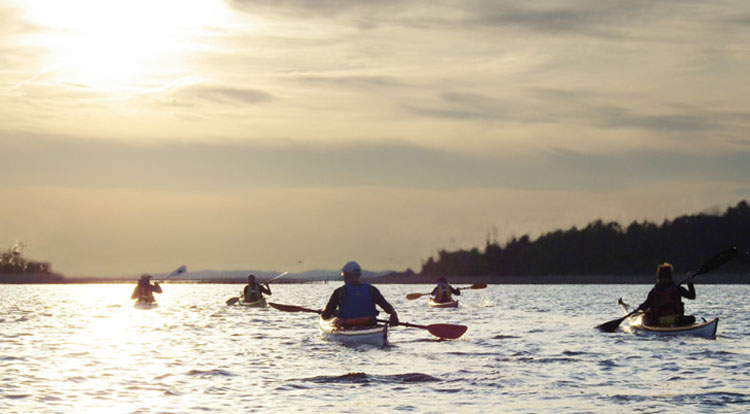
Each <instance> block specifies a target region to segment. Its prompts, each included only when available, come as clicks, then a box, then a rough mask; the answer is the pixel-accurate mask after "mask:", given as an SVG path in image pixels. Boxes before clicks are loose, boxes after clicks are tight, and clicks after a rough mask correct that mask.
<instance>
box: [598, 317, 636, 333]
mask: <svg viewBox="0 0 750 414" xmlns="http://www.w3.org/2000/svg"><path fill="white" fill-rule="evenodd" d="M628 316H629V315H627V316H623V317H622V318H617V319H615V320H612V321H609V322H604V323H603V324H601V325H599V326H597V327H596V329H598V330H600V331H602V332H608V333H612V332H614V331H616V330H617V327H618V326H620V324H621V323H622V321H624V320H625V319H626V318H627V317H628Z"/></svg>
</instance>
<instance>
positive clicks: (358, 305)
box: [321, 262, 398, 326]
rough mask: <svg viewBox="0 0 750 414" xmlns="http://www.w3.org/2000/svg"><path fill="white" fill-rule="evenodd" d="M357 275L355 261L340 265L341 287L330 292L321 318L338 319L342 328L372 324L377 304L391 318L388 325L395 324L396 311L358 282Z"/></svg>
mask: <svg viewBox="0 0 750 414" xmlns="http://www.w3.org/2000/svg"><path fill="white" fill-rule="evenodd" d="M361 274H362V270H361V268H360V267H359V264H357V263H356V262H349V263H347V264H346V265H344V267H343V268H342V270H341V276H343V277H344V286H341V287H339V288H337V289H336V290H334V291H333V294H331V297H330V299H329V300H328V303H327V304H326V307H325V309H323V312H322V313H321V317H322V318H323V319H330V318H332V317H334V316H335V317H338V318H339V319H340V320H341V324H342V325H344V326H355V325H372V324H374V323H375V322H376V321H375V319H376V316H377V313H378V311H377V309H376V308H375V305H378V306H380V307H381V308H382V309H383V310H384V311H385V312H386V313H388V314H390V315H391V318H390V323H391V325H394V326H395V325H398V316H397V315H396V310H395V309H393V306H391V304H390V303H388V301H386V300H385V298H384V297H383V295H382V294H381V293H380V291H379V290H378V289H377V288H376V287H375V286H372V285H370V284H369V283H362V282H361V281H360V280H359V278H360V276H361Z"/></svg>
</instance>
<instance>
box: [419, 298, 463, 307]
mask: <svg viewBox="0 0 750 414" xmlns="http://www.w3.org/2000/svg"><path fill="white" fill-rule="evenodd" d="M427 306H429V307H431V308H457V307H458V301H457V300H452V301H450V302H435V301H434V300H433V299H432V298H430V300H429V301H427Z"/></svg>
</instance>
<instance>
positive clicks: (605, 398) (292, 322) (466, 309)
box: [0, 284, 750, 414]
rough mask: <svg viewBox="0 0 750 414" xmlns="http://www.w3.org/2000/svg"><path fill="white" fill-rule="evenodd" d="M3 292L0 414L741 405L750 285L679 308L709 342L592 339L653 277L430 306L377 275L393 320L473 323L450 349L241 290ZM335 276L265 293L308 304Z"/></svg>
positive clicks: (507, 290) (620, 335) (744, 403)
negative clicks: (334, 335) (291, 309)
mask: <svg viewBox="0 0 750 414" xmlns="http://www.w3.org/2000/svg"><path fill="white" fill-rule="evenodd" d="M163 287H164V293H163V294H162V295H157V299H158V301H159V304H160V306H159V307H158V308H156V309H151V310H141V309H134V308H133V306H132V302H131V301H130V300H128V298H129V297H130V293H131V291H132V288H133V286H131V285H4V286H0V412H2V413H31V412H34V413H42V412H43V413H105V412H106V413H108V414H118V413H205V412H222V413H224V412H260V411H265V412H276V413H321V412H335V413H365V412H375V411H380V412H394V411H397V412H398V411H400V412H410V413H446V412H450V413H455V412H459V413H497V412H517V413H538V412H555V413H585V412H592V413H601V412H634V411H637V412H649V413H656V412H676V411H678V410H679V411H682V412H726V413H737V412H750V394H749V393H748V384H750V345H749V343H750V329H748V326H750V324H749V323H748V322H750V316H748V315H749V314H750V305H748V301H747V298H748V297H749V296H750V295H749V294H750V286H744V285H741V286H738V285H732V286H716V285H713V286H702V285H698V286H697V290H698V298H697V300H695V301H688V302H687V305H686V307H687V309H688V312H690V313H693V314H695V315H696V316H698V318H699V319H700V317H706V318H709V317H719V318H721V321H720V323H719V330H718V337H717V339H716V340H706V339H701V338H688V337H684V338H649V337H639V336H635V335H632V334H628V333H625V332H619V331H618V332H616V333H613V334H603V333H601V332H598V331H597V330H595V329H593V327H594V326H596V325H598V324H600V323H602V322H606V321H608V320H611V319H615V318H617V317H618V316H620V313H619V310H618V309H617V306H616V300H617V298H618V297H620V296H622V297H623V299H624V300H625V301H626V302H629V303H631V304H634V305H635V304H638V302H639V301H640V300H641V299H643V298H645V295H646V293H647V292H648V289H649V286H645V285H642V286H632V285H627V286H626V285H554V286H537V285H493V286H490V287H488V288H487V289H484V290H467V291H464V294H463V295H462V296H461V297H460V307H459V308H458V309H430V308H427V306H426V297H425V298H422V299H420V300H414V301H409V300H406V298H405V295H406V294H407V293H412V292H429V291H430V289H431V286H426V285H422V286H419V285H381V286H379V288H380V289H381V291H382V292H383V293H384V295H385V296H386V298H388V299H389V300H390V301H391V303H392V304H393V305H394V306H395V307H396V308H397V310H398V312H399V316H400V317H401V319H402V320H403V321H406V322H412V323H418V324H430V323H453V324H464V325H467V326H468V327H469V330H468V331H467V332H466V334H465V335H464V337H462V338H461V339H460V340H457V341H437V340H435V338H432V337H431V336H430V335H429V334H428V333H427V332H426V331H424V330H421V329H416V328H403V327H396V328H393V329H392V330H391V333H390V340H391V342H392V345H391V346H389V347H387V348H385V349H377V348H372V347H368V346H364V347H346V346H343V345H340V344H335V343H328V342H324V341H323V340H322V339H320V337H319V334H318V331H317V326H316V315H314V314H309V313H284V312H280V311H276V310H273V309H253V308H243V307H237V306H226V305H225V304H224V301H225V300H226V299H228V298H230V297H232V296H237V293H238V291H239V290H240V289H241V285H211V284H165V285H163ZM335 287H336V285H333V284H329V285H324V284H311V285H281V284H280V285H275V287H274V288H273V292H274V295H273V297H272V299H273V300H274V301H277V302H280V303H286V304H293V305H300V306H305V307H310V308H316V309H318V308H321V307H322V306H323V305H324V304H325V302H326V300H327V299H328V296H329V295H330V293H331V291H332V290H333V289H334V288H335Z"/></svg>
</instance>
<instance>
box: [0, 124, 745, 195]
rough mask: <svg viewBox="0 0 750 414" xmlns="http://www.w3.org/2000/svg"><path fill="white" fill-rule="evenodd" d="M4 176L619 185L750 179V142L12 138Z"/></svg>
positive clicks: (232, 182) (34, 180) (157, 185)
mask: <svg viewBox="0 0 750 414" xmlns="http://www.w3.org/2000/svg"><path fill="white" fill-rule="evenodd" d="M3 142H4V144H5V148H4V151H3V152H2V153H1V154H0V184H2V185H4V186H48V185H53V186H69V187H84V188H109V187H115V188H144V189H162V190H164V189H167V190H182V191H189V190H195V191H207V190H222V189H248V188H259V187H312V188H315V187H318V188H322V187H342V186H380V187H394V188H431V189H460V188H464V189H466V188H498V189H499V188H505V189H521V188H526V189H531V190H577V191H611V190H615V189H622V188H628V187H631V186H636V185H638V184H639V183H642V182H644V181H656V182H658V181H669V180H680V179H684V180H697V179H703V180H716V181H728V182H747V181H750V164H749V163H747V162H746V160H747V159H749V158H748V157H750V150H745V151H735V152H728V153H715V154H687V153H682V152H679V151H674V152H669V151H645V150H639V151H625V152H609V153H600V154H587V153H583V152H576V151H570V150H565V149H555V150H548V151H544V152H539V153H537V154H533V155H530V156H525V157H520V156H507V157H503V156H495V157H489V156H481V155H476V156H472V155H468V154H460V153H453V152H448V151H442V150H436V149H429V148H425V147H419V146H415V145H412V144H407V143H404V142H398V141H395V142H382V143H379V142H365V143H348V144H342V145H335V144H311V143H302V142H295V141H285V142H262V143H258V142H214V143H210V142H162V143H158V144H148V145H144V144H134V143H129V142H122V141H92V140H89V141H86V140H67V139H59V138H58V139H44V138H35V139H30V138H28V137H27V138H25V139H20V138H18V139H16V140H9V139H7V138H5V139H3Z"/></svg>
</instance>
